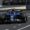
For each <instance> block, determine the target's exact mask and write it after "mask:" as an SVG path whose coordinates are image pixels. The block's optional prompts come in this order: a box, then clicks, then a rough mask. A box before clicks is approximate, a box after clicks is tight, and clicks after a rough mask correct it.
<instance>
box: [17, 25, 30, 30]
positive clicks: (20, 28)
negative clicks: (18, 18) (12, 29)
mask: <svg viewBox="0 0 30 30" xmlns="http://www.w3.org/2000/svg"><path fill="white" fill-rule="evenodd" d="M27 27H30V25H27V26H25V27H22V28H20V29H17V30H22V29H25V28H27Z"/></svg>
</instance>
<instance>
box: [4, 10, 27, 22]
mask: <svg viewBox="0 0 30 30" xmlns="http://www.w3.org/2000/svg"><path fill="white" fill-rule="evenodd" d="M4 20H5V21H4V23H24V22H26V21H27V16H24V14H23V13H21V11H14V10H12V11H8V12H7V13H6V15H5V18H4Z"/></svg>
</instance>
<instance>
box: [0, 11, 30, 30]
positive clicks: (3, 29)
mask: <svg viewBox="0 0 30 30" xmlns="http://www.w3.org/2000/svg"><path fill="white" fill-rule="evenodd" d="M26 15H27V16H28V18H27V19H28V21H27V22H26V23H19V24H2V25H1V24H0V30H30V11H27V13H26Z"/></svg>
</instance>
